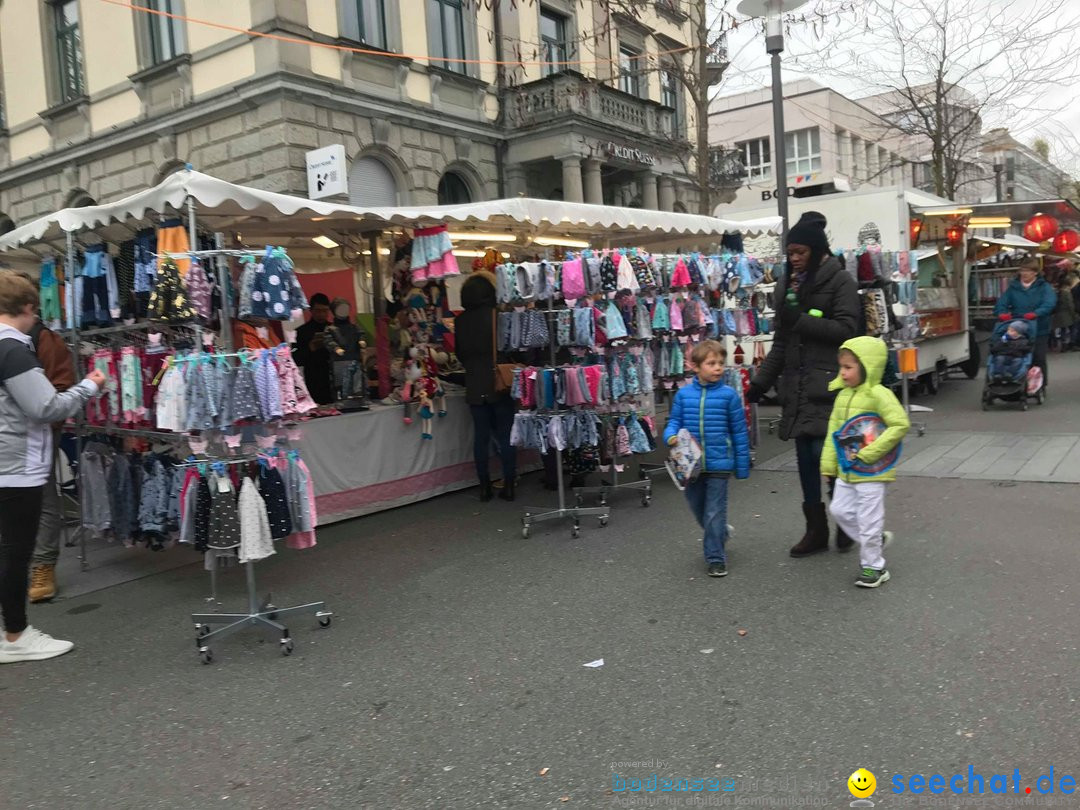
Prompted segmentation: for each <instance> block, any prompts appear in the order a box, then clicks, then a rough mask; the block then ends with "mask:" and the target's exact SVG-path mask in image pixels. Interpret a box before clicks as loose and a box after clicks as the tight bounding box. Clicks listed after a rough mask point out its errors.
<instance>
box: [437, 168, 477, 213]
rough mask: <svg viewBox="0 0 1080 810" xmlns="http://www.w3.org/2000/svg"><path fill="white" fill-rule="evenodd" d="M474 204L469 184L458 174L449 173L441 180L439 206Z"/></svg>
mask: <svg viewBox="0 0 1080 810" xmlns="http://www.w3.org/2000/svg"><path fill="white" fill-rule="evenodd" d="M470 202H472V192H470V191H469V184H468V183H466V182H465V179H464V178H463V177H462V176H461V175H460V174H458V173H457V172H447V173H446V174H444V175H443V176H442V179H441V180H439V205H461V204H462V203H470Z"/></svg>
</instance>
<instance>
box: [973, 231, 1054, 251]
mask: <svg viewBox="0 0 1080 810" xmlns="http://www.w3.org/2000/svg"><path fill="white" fill-rule="evenodd" d="M973 238H974V239H975V240H976V241H978V242H985V243H987V244H991V245H1000V246H1001V247H1006V248H1037V247H1038V246H1039V243H1038V242H1032V241H1031V240H1030V239H1025V238H1024V237H1022V236H1013V235H1011V234H1006V235H1005V236H994V237H989V236H976V237H973Z"/></svg>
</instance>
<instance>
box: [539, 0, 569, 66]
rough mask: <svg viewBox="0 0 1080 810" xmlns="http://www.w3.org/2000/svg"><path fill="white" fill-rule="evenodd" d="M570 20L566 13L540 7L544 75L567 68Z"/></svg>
mask: <svg viewBox="0 0 1080 810" xmlns="http://www.w3.org/2000/svg"><path fill="white" fill-rule="evenodd" d="M568 24H569V20H568V19H567V18H566V16H565V15H563V14H559V13H557V12H555V11H552V10H550V9H547V8H543V7H541V8H540V42H541V46H542V51H541V57H540V58H541V59H542V60H543V62H544V71H543V72H544V75H545V76H551V75H552V74H553V73H560V72H562V71H564V70H566V68H567V65H566V62H567V61H568V59H569V56H568V54H569V51H570V49H569V46H568V40H567V35H566V32H567V29H568V28H569V25H568Z"/></svg>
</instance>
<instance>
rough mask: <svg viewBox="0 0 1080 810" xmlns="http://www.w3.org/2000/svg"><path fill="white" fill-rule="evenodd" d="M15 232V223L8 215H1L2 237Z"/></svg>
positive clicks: (0, 233)
mask: <svg viewBox="0 0 1080 810" xmlns="http://www.w3.org/2000/svg"><path fill="white" fill-rule="evenodd" d="M13 230H15V222H14V220H12V218H11V217H9V216H7V215H6V214H0V236H3V235H4V234H5V233H9V232H11V231H13Z"/></svg>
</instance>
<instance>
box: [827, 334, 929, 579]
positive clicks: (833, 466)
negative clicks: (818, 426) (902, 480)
mask: <svg viewBox="0 0 1080 810" xmlns="http://www.w3.org/2000/svg"><path fill="white" fill-rule="evenodd" d="M888 356H889V350H888V347H887V346H886V345H885V343H884V341H882V340H879V339H878V338H875V337H857V338H852V339H851V340H849V341H847V342H845V343H844V344H842V345H841V346H840V374H839V376H837V378H836V379H835V380H833V381H832V383H830V385H829V390H831V391H838V390H839V391H840V393H839V394H838V395H837V397H836V401H835V402H834V403H833V409H832V415H831V416H830V417H829V432H828V435H827V436H826V438H825V447H824V449H823V450H822V453H821V473H822V475H824V476H826V477H828V478H835V479H836V491H835V492H834V493H833V498H832V505H831V506H830V508H829V511H831V512H832V516H833V519H834V520H835V521H836V524H837V525H838V526H839V527H840V528H841V529H843V530H844V531H845V532H847V535H848V536H849V537H854V538H855V539H856V540H857V541H858V543H859V558H860V559H859V561H860V563H861V565H862V572H861V573H860V575H859V578H858V579H857V580H855V584H856V585H857V586H858V587H860V588H876V587H878V586H879V585H881V584H882V583H884V582H887V581H888V580H889V578H890V574H889V571H888V569H886V568H885V558H884V557H883V556H882V553H881V552H882V549H883V548H884V546H885V544H886V543H887V542H888V540H889V539H891V538H890V537H889V535H888V533H887V532H885V531H884V526H885V484H886V483H889V482H892V481H895V480H896V469H895V464H893V465H889V466H887V467H884V468H883V469H881V470H880V471H873V470H872V468H873V467H874V465H876V464H878V463H879V462H881V461H882V459H883V458H884V457H885V456H886V455H887V454H889V453H890V452H891V451H892V450H894V449H896V448H897V446H898V445H899V444H900V442H901V440H902V439H903V438H904V436H905V434H907V432H908V429H909V428H910V427H911V421H910V420H909V419H908V415H907V412H906V411H905V410H904V406H903V405H901V404H900V401H899V400H897V398H896V396H895V395H894V394H893V392H892V391H890V390H889V389H888V388H886V387H885V386H883V385H882V384H881V375H882V374H883V373H884V371H885V363H886V361H887V360H888ZM861 414H873V415H875V416H878V417H880V418H881V421H882V422H884V423H885V429H884V430H883V431H882V432H881V434H880V435H879V436H878V437H877V438H876V439H874V440H873V441H872V442H870V443H869V444H867V445H866V446H864V447H861V448H860V449H858V450H857V451H856V450H855V448H854V447H853V446H851V445H846V446H843V447H842V449H841V450H840V451H841V452H844V453H846V454H849V455H847V459H850V460H851V461H854V462H857V464H856V468H855V469H852V465H851V464H850V463H846V464H841V463H840V460H839V458H838V457H837V451H838V448H841V445H842V442H841V440H840V438H838V437H837V434H838V433H839V431H840V430H841V428H843V427H844V425H845V424H846V423H847V421H848V420H849V419H851V418H852V417H855V416H859V415H861Z"/></svg>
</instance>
